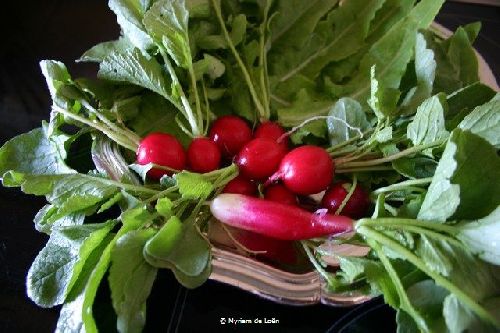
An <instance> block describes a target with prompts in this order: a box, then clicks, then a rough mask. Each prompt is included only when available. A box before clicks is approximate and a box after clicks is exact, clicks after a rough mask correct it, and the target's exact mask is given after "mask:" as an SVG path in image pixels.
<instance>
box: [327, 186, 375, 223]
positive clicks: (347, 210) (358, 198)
mask: <svg viewBox="0 0 500 333" xmlns="http://www.w3.org/2000/svg"><path fill="white" fill-rule="evenodd" d="M350 186H351V185H350V184H349V183H347V182H341V183H337V184H334V185H333V186H332V187H331V188H330V189H328V191H326V193H325V195H324V196H323V199H322V200H321V206H322V207H324V208H326V209H328V211H329V212H330V213H335V212H336V211H337V210H338V209H339V207H340V205H341V204H342V202H343V201H344V199H345V197H346V196H347V194H348V192H349V189H350ZM369 207H370V200H369V198H368V194H367V193H366V192H365V191H364V190H363V189H362V188H361V187H359V186H356V188H355V189H354V192H352V195H351V197H350V198H349V200H348V201H347V203H346V204H345V206H344V208H342V211H340V213H341V214H342V215H346V216H349V217H352V218H354V219H359V218H361V217H364V216H366V213H367V212H368V208H369Z"/></svg>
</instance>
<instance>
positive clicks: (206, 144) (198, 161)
mask: <svg viewBox="0 0 500 333" xmlns="http://www.w3.org/2000/svg"><path fill="white" fill-rule="evenodd" d="M187 159H188V164H189V168H190V169H191V170H192V171H194V172H200V173H205V172H210V171H214V170H217V169H218V168H219V165H220V160H221V152H220V149H219V146H217V144H216V143H215V142H213V141H212V140H210V139H207V138H195V139H194V140H193V141H191V144H190V145H189V147H188V150H187Z"/></svg>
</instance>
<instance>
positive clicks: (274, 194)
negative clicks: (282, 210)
mask: <svg viewBox="0 0 500 333" xmlns="http://www.w3.org/2000/svg"><path fill="white" fill-rule="evenodd" d="M264 198H265V199H266V200H270V201H275V202H281V203H284V204H288V205H296V204H297V196H296V195H295V194H294V193H292V192H290V190H289V189H287V188H286V187H285V186H283V185H281V184H275V185H271V186H268V187H267V188H266V192H265V193H264Z"/></svg>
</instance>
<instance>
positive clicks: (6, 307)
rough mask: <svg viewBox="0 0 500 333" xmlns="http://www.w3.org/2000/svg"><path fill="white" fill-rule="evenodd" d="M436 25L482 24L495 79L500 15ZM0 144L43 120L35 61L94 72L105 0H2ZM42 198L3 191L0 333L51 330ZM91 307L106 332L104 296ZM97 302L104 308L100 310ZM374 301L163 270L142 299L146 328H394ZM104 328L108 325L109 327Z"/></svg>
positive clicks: (104, 29)
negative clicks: (243, 322) (182, 279)
mask: <svg viewBox="0 0 500 333" xmlns="http://www.w3.org/2000/svg"><path fill="white" fill-rule="evenodd" d="M437 21H438V22H439V23H441V24H443V25H444V26H446V27H448V28H450V29H455V28H456V27H457V26H458V25H461V24H466V23H469V22H474V21H482V22H483V29H482V31H481V33H480V35H479V37H478V40H477V41H476V44H475V45H476V48H477V49H478V51H479V52H480V53H481V54H482V55H483V56H484V58H485V59H486V61H487V62H488V63H489V64H490V66H491V67H492V69H493V72H494V73H495V75H496V77H497V80H498V77H499V74H500V67H499V66H500V63H499V61H500V60H499V59H500V58H499V56H498V55H499V54H500V44H499V38H498V36H500V9H499V7H487V6H480V5H467V4H458V3H449V2H448V3H446V4H445V5H444V8H443V9H442V11H441V13H440V14H439V15H438V18H437ZM0 25H1V32H2V35H1V36H2V37H1V38H0V144H3V142H5V141H6V140H8V139H9V138H11V137H13V136H15V135H17V134H20V133H22V132H25V131H28V130H30V129H32V128H35V127H37V126H39V125H40V122H41V121H42V120H43V119H47V118H48V114H49V107H50V96H49V93H48V90H47V88H46V85H45V81H44V79H43V77H42V75H41V73H40V70H39V67H38V62H39V61H40V60H41V59H56V60H60V61H63V62H64V63H66V65H68V67H69V69H70V72H71V73H72V75H73V76H74V77H78V76H85V75H87V76H91V75H93V74H94V73H95V70H96V69H95V67H93V65H89V64H75V63H74V60H75V59H77V58H78V57H79V56H80V55H81V54H82V53H83V51H85V50H87V49H88V48H89V47H91V46H92V45H94V44H96V43H98V42H101V41H106V40H110V39H114V38H116V37H117V36H118V33H119V29H118V26H117V24H116V21H115V17H114V16H113V14H112V12H111V11H110V10H108V8H107V5H106V1H104V0H100V1H97V0H87V1H83V0H80V1H78V0H44V1H15V2H12V1H8V4H4V3H2V9H1V10H0ZM43 204H44V200H43V199H40V198H36V197H32V196H27V195H23V194H22V193H20V191H18V190H17V189H4V188H0V214H1V215H0V216H1V217H0V332H26V333H30V332H39V333H45V332H52V331H53V330H54V328H55V323H56V322H57V318H58V311H59V308H54V309H42V308H39V307H37V306H36V305H35V304H34V303H32V302H31V301H30V300H29V299H28V298H27V296H26V291H25V285H24V283H25V276H26V274H27V271H28V268H29V266H30V264H31V262H32V261H33V259H34V258H35V256H36V254H37V253H38V251H39V250H40V249H41V248H42V247H43V246H44V244H45V242H46V238H47V237H46V236H45V235H43V234H39V233H37V232H36V231H35V229H34V228H33V225H32V223H31V221H32V219H33V216H34V215H35V214H36V212H37V211H38V209H39V208H40V207H41V206H42V205H43ZM97 303H98V305H99V307H98V308H96V309H95V312H96V315H98V316H99V320H102V323H103V325H105V326H104V327H105V329H104V330H103V331H104V332H108V331H112V328H113V325H114V323H113V322H111V323H109V322H106V318H109V314H108V310H109V308H108V307H107V306H106V304H105V302H104V300H102V301H100V300H99V299H98V301H97ZM101 303H102V305H100V304H101ZM382 303H383V302H382V301H381V300H380V299H377V300H374V301H372V302H369V303H367V304H364V305H362V306H359V307H356V308H351V309H341V308H332V307H327V306H323V305H316V306H309V307H290V306H284V305H278V304H275V303H272V302H269V301H265V300H261V299H259V298H258V297H257V296H254V295H252V294H249V293H245V292H242V291H240V290H237V289H236V288H233V287H229V286H225V285H222V284H219V283H216V282H213V281H209V282H208V283H207V284H205V285H204V286H202V287H200V288H198V289H196V290H192V291H191V290H190V291H187V290H186V289H184V288H181V287H179V286H178V284H177V283H176V281H175V280H174V279H173V278H172V276H171V275H170V274H169V273H167V272H163V273H162V274H161V275H160V276H159V278H158V279H157V281H156V283H155V287H154V293H153V295H152V296H151V299H150V300H149V302H148V326H147V327H146V331H149V332H202V331H203V332H212V331H221V330H223V329H224V328H225V329H229V328H228V327H227V326H221V325H220V324H219V320H220V318H221V317H234V318H245V319H254V318H273V317H274V318H276V319H278V320H279V321H280V323H279V324H276V325H259V326H250V325H247V326H238V327H237V329H236V328H233V329H232V330H237V331H243V330H245V331H247V330H248V331H259V332H260V331H270V332H308V333H309V332H310V333H314V332H325V331H327V330H329V329H330V331H331V332H340V331H342V332H374V331H377V332H378V331H380V332H394V331H395V324H394V313H393V311H392V310H391V309H389V308H388V307H387V306H385V305H382ZM108 325H109V326H108Z"/></svg>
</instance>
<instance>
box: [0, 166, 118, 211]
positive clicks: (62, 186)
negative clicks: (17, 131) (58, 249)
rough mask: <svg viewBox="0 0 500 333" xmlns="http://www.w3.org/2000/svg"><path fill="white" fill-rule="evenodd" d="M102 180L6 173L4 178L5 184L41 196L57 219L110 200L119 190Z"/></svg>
mask: <svg viewBox="0 0 500 333" xmlns="http://www.w3.org/2000/svg"><path fill="white" fill-rule="evenodd" d="M13 178H15V179H14V180H13ZM106 180H107V179H104V178H100V177H95V176H88V175H83V174H75V173H71V174H58V175H40V176H36V175H22V176H20V177H19V175H13V174H12V173H8V174H6V175H5V176H4V181H5V182H7V183H8V184H12V183H13V182H14V183H16V184H20V185H21V189H22V190H23V192H25V193H28V194H35V195H45V196H46V198H47V200H48V201H49V202H50V203H51V204H53V205H55V206H57V207H58V214H57V217H60V216H63V215H67V214H70V213H74V212H78V211H81V210H84V209H87V208H91V207H93V206H94V205H96V204H98V203H100V202H101V201H103V200H107V199H109V198H111V197H112V196H114V195H115V194H116V192H117V191H118V190H119V188H118V187H117V186H116V185H114V184H110V183H108V182H106Z"/></svg>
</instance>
